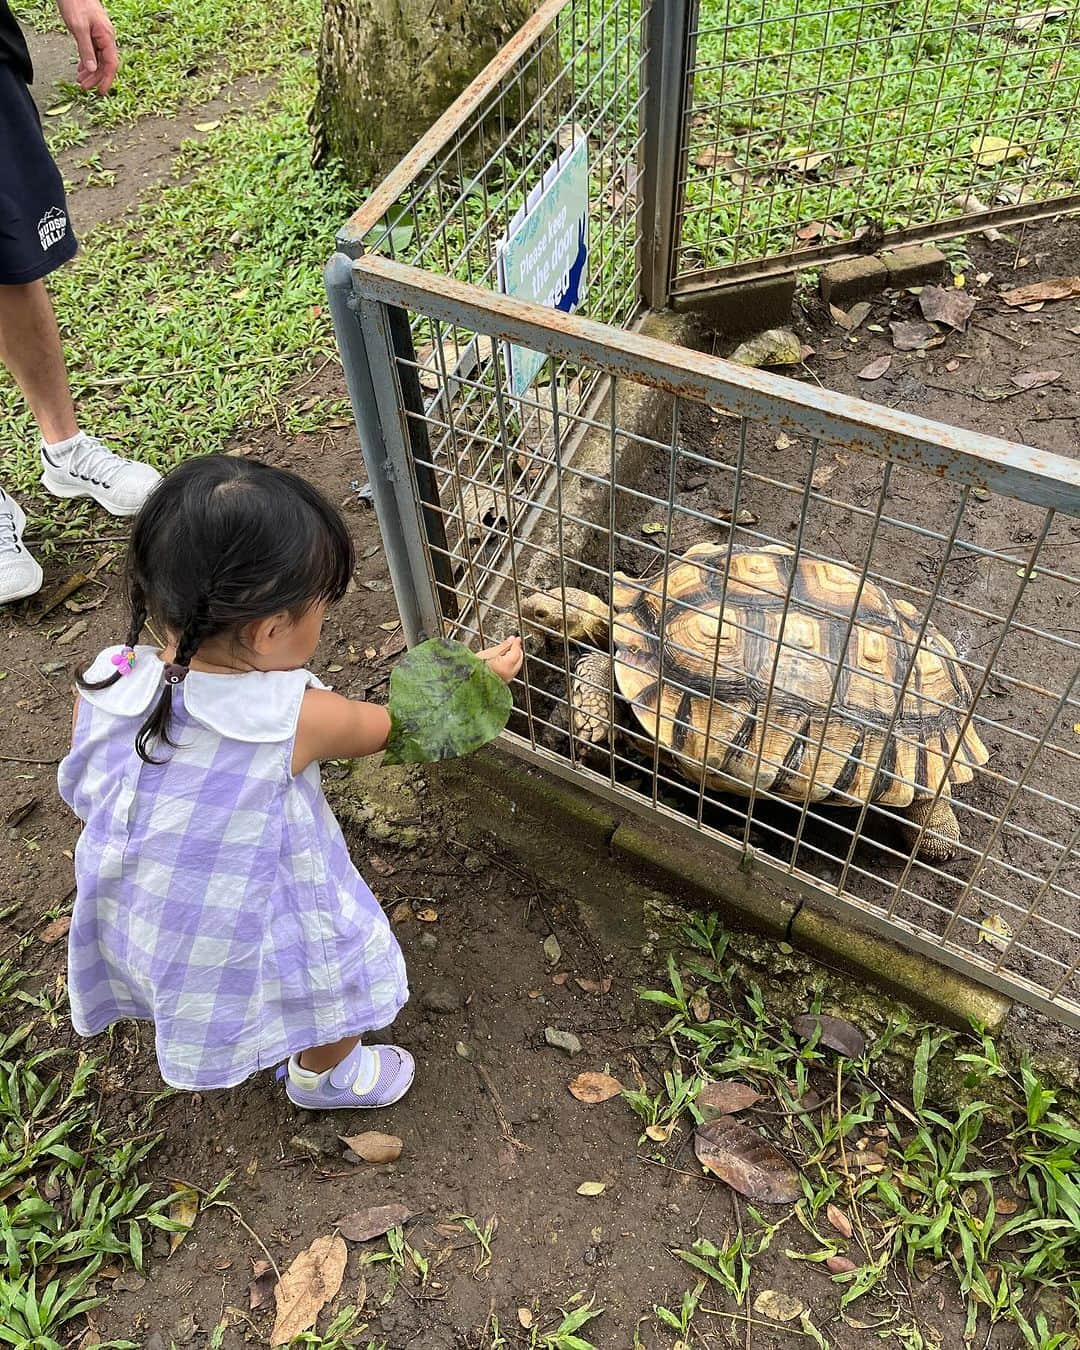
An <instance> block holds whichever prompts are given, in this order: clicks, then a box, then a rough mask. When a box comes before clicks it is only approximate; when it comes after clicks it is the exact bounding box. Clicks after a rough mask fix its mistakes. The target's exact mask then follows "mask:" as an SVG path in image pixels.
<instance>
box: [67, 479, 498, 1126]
mask: <svg viewBox="0 0 1080 1350" xmlns="http://www.w3.org/2000/svg"><path fill="white" fill-rule="evenodd" d="M352 570H353V548H352V542H351V540H350V538H349V534H348V531H347V530H346V528H345V524H344V522H343V521H342V519H341V517H340V516H339V514H338V513H337V511H336V510H335V509H334V508H333V507H332V506H331V505H330V504H329V503H328V502H327V501H326V500H325V499H324V498H323V497H322V496H321V495H320V494H319V493H318V492H317V491H316V490H315V489H314V488H312V487H311V486H309V485H308V484H307V483H305V482H304V481H303V480H302V479H301V478H298V477H296V476H295V475H294V474H291V473H285V472H283V471H282V470H279V469H271V468H267V467H266V466H265V465H261V464H256V463H252V462H250V461H248V460H243V459H234V458H230V457H225V456H221V455H210V456H207V457H206V458H204V459H196V460H191V461H189V462H188V463H186V464H184V465H182V466H181V467H180V468H178V469H176V470H174V471H173V472H172V473H171V474H169V475H168V477H167V478H165V479H164V480H163V482H162V483H161V484H160V486H159V487H158V488H157V489H156V490H155V491H154V493H153V494H152V495H151V497H150V498H149V500H148V501H147V503H146V505H145V506H144V507H143V508H142V510H141V511H140V513H139V516H138V518H137V520H136V522H135V527H134V530H133V533H132V538H131V546H130V552H129V557H128V590H129V597H130V603H131V625H130V628H129V630H128V634H127V641H126V642H125V643H124V645H123V646H122V647H110V648H108V649H107V650H106V651H104V652H102V653H101V655H100V656H99V657H98V658H97V659H96V660H95V661H94V663H93V664H92V665H91V667H90V669H89V670H88V671H87V672H86V674H85V675H84V676H83V677H82V678H81V679H80V680H79V686H80V692H79V695H78V697H77V700H76V707H75V719H74V732H73V738H72V748H71V752H70V753H69V754H68V756H67V757H66V759H65V760H64V761H63V763H62V764H61V766H60V770H59V783H60V792H61V795H62V796H63V798H64V800H65V801H66V802H67V803H68V805H69V806H70V807H71V808H72V810H74V811H75V813H76V814H77V815H78V816H79V817H80V819H81V820H83V822H84V823H85V829H84V830H83V832H82V835H81V837H80V839H79V843H78V847H77V848H76V851H75V873H76V880H77V885H78V889H77V894H76V900H75V912H74V916H73V918H72V923H71V931H70V936H69V946H68V989H69V994H70V999H71V1015H72V1022H73V1023H74V1026H75V1029H76V1031H77V1032H79V1034H80V1035H82V1036H93V1035H96V1034H97V1033H98V1032H100V1031H103V1030H104V1029H105V1028H106V1027H108V1026H111V1025H112V1023H114V1022H116V1021H118V1020H120V1019H121V1018H126V1017H135V1018H140V1019H144V1020H146V1021H150V1022H153V1024H154V1035H155V1042H156V1048H157V1057H158V1063H159V1065H160V1067H161V1074H162V1077H163V1078H164V1079H165V1081H166V1082H168V1083H170V1084H172V1085H173V1086H174V1087H179V1088H192V1089H194V1088H199V1089H203V1088H223V1087H230V1086H232V1085H233V1084H235V1083H239V1082H241V1081H242V1080H243V1079H244V1078H247V1077H248V1076H249V1075H250V1074H252V1073H255V1072H256V1071H258V1070H259V1069H265V1068H268V1067H270V1066H271V1065H275V1064H277V1063H279V1062H280V1061H282V1060H283V1059H286V1058H287V1059H288V1069H287V1072H286V1091H287V1093H288V1095H289V1097H290V1098H291V1099H292V1100H293V1101H294V1102H295V1103H296V1104H297V1105H298V1106H304V1107H307V1108H309V1109H312V1110H325V1109H332V1108H335V1107H342V1108H350V1107H352V1108H355V1107H379V1106H388V1105H390V1104H391V1103H392V1102H396V1101H397V1100H398V1099H399V1098H400V1097H402V1096H403V1095H404V1094H405V1093H406V1092H407V1091H408V1089H409V1087H410V1085H411V1083H412V1079H413V1071H414V1066H413V1060H412V1056H411V1055H410V1054H409V1053H408V1052H407V1051H405V1050H402V1049H399V1048H398V1047H397V1046H394V1045H361V1043H360V1035H361V1033H362V1032H366V1031H371V1030H374V1029H376V1028H379V1027H385V1026H389V1024H390V1023H391V1022H392V1021H393V1020H394V1018H395V1017H396V1016H397V1014H398V1011H399V1010H400V1008H401V1007H402V1005H403V1004H404V1003H405V1001H406V999H407V998H408V993H409V991H408V985H407V983H406V978H405V965H404V962H403V960H402V956H401V951H400V948H399V947H398V944H397V941H396V940H395V938H394V936H393V934H392V933H391V931H390V926H389V924H388V923H387V921H386V918H385V916H384V915H383V912H382V910H381V909H380V908H379V905H378V902H377V901H376V900H375V898H374V896H373V895H372V893H371V891H370V890H368V888H367V886H366V885H365V884H364V882H363V880H362V879H361V877H360V875H359V873H358V872H357V871H356V869H355V867H354V866H353V864H352V862H351V860H350V858H349V854H348V851H347V849H346V847H345V841H344V839H343V838H342V834H341V830H340V828H339V826H338V823H337V821H336V820H335V819H334V817H333V815H332V813H331V811H330V808H329V807H328V805H327V803H326V800H325V798H324V797H323V793H322V787H321V784H320V777H319V762H320V761H321V760H324V759H338V758H351V757H353V756H358V755H371V754H375V753H376V752H377V751H379V750H381V749H382V748H383V747H384V746H385V744H386V739H387V736H388V734H389V730H390V718H389V715H388V713H387V711H386V709H385V708H382V707H378V706H377V705H375V704H372V703H360V702H356V701H353V700H351V699H347V698H343V697H342V696H341V695H340V694H335V693H332V692H331V691H330V690H329V689H328V688H327V687H326V686H325V685H324V684H322V683H321V682H320V681H319V680H317V679H316V678H315V676H314V675H312V674H310V672H309V671H307V670H305V669H304V666H305V664H306V663H307V662H308V661H310V660H311V658H312V656H313V655H314V652H315V648H316V646H317V645H318V641H319V633H320V630H321V628H322V623H323V618H324V616H325V614H326V610H327V607H328V606H329V605H330V604H331V603H332V602H333V601H335V600H338V599H340V598H341V596H342V595H343V594H344V593H345V588H346V586H347V585H348V583H349V578H350V576H351V575H352ZM148 622H149V623H150V624H151V625H152V630H151V631H156V633H158V634H160V635H161V636H162V638H163V640H164V643H165V645H164V648H163V649H162V650H160V651H159V650H158V649H157V648H156V647H151V646H139V645H137V644H138V640H139V637H140V635H141V633H142V631H143V629H144V627H146V625H147V623H148ZM481 655H482V656H483V657H484V658H485V659H486V660H487V662H488V664H489V666H490V667H491V668H492V670H494V671H495V672H496V673H497V674H498V675H500V676H501V677H502V678H503V679H504V680H507V681H509V680H511V679H512V678H513V677H514V675H515V674H516V673H517V671H518V669H519V668H520V666H521V660H522V653H521V643H520V641H519V639H517V638H511V639H509V640H507V641H506V642H504V643H502V644H501V645H500V646H498V647H496V648H493V649H492V650H489V651H486V652H483V653H481Z"/></svg>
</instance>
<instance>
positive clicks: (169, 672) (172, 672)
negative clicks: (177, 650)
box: [165, 661, 188, 684]
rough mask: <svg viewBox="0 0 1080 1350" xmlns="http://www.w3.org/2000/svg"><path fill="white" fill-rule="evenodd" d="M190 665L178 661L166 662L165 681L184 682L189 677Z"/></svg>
mask: <svg viewBox="0 0 1080 1350" xmlns="http://www.w3.org/2000/svg"><path fill="white" fill-rule="evenodd" d="M187 674H188V667H187V666H182V665H180V664H179V663H178V662H176V661H166V662H165V683H166V684H183V683H184V681H185V680H186V679H187Z"/></svg>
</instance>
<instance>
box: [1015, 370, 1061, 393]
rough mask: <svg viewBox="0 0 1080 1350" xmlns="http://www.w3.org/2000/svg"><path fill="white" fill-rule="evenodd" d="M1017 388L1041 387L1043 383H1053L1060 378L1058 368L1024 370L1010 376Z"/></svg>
mask: <svg viewBox="0 0 1080 1350" xmlns="http://www.w3.org/2000/svg"><path fill="white" fill-rule="evenodd" d="M1010 379H1011V380H1012V382H1013V384H1015V385H1016V387H1017V389H1041V388H1042V386H1043V385H1044V384H1053V383H1054V381H1055V380H1060V379H1061V371H1060V370H1024V371H1021V372H1020V374H1019V375H1012V376H1010Z"/></svg>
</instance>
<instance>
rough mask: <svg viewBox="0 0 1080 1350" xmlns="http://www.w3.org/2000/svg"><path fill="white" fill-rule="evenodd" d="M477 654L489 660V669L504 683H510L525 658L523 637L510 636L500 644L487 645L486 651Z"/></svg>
mask: <svg viewBox="0 0 1080 1350" xmlns="http://www.w3.org/2000/svg"><path fill="white" fill-rule="evenodd" d="M476 654H477V656H478V657H479V658H480V660H481V661H486V662H487V664H488V669H489V670H492V671H494V673H495V674H496V675H498V677H499V679H500V680H502V682H503V683H504V684H509V683H510V681H511V680H512V679H513V678H514V676H515V675H516V674H517V673H518V671H519V670H520V669H521V663H522V662H523V661H524V659H525V653H524V651H523V650H522V646H521V638H519V637H508V638H506V639H505V640H504V641H503V642H500V643H499V644H498V646H496V647H487V648H485V649H484V651H482V652H477V653H476Z"/></svg>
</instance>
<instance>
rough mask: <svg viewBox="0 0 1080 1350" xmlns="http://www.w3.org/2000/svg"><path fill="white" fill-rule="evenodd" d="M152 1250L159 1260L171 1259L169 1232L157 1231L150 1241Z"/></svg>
mask: <svg viewBox="0 0 1080 1350" xmlns="http://www.w3.org/2000/svg"><path fill="white" fill-rule="evenodd" d="M150 1250H151V1251H152V1252H153V1253H154V1255H155V1256H156V1257H157V1258H158V1260H159V1261H167V1260H168V1259H169V1236H168V1234H167V1233H155V1234H154V1236H153V1239H152V1240H151V1243H150Z"/></svg>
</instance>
